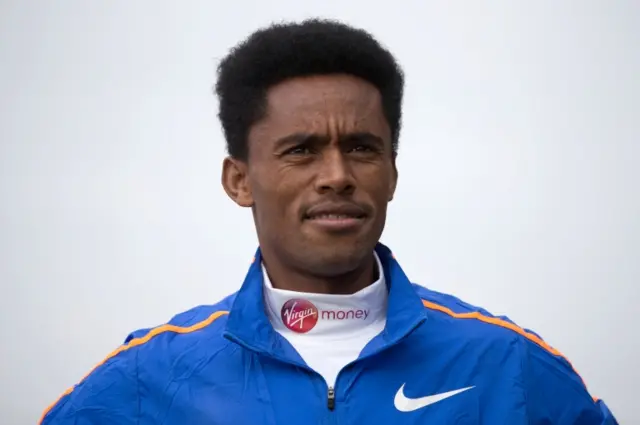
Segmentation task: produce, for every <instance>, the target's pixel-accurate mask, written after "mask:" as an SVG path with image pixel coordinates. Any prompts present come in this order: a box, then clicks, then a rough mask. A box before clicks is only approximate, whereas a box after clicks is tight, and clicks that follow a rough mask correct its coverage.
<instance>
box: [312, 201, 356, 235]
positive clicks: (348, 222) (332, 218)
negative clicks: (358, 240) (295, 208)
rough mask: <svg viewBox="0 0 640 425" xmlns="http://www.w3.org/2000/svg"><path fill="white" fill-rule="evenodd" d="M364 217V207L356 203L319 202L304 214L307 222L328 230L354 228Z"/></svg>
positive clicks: (342, 230) (335, 230) (341, 230)
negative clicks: (319, 203)
mask: <svg viewBox="0 0 640 425" xmlns="http://www.w3.org/2000/svg"><path fill="white" fill-rule="evenodd" d="M366 219H367V213H366V211H365V209H364V208H362V207H360V206H358V205H356V204H321V205H317V206H315V207H312V208H310V209H309V210H308V211H307V212H306V213H305V215H304V220H305V221H306V222H307V223H309V224H312V225H313V226H316V227H318V228H320V229H322V230H325V231H330V232H344V231H353V230H356V229H358V228H359V227H360V226H362V224H363V223H364V222H365V220H366Z"/></svg>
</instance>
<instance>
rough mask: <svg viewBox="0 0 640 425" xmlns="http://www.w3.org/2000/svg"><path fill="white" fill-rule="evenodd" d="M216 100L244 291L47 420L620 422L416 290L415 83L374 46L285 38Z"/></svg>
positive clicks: (540, 365) (515, 342)
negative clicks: (406, 157) (401, 147)
mask: <svg viewBox="0 0 640 425" xmlns="http://www.w3.org/2000/svg"><path fill="white" fill-rule="evenodd" d="M216 88H217V94H218V96H219V99H220V112H219V116H220V120H221V122H222V126H223V129H224V133H225V137H226V140H227V147H228V152H229V157H228V158H226V159H225V160H224V163H223V167H222V168H223V170H222V185H223V186H224V189H225V191H226V193H227V194H228V195H229V197H230V198H231V199H232V200H233V201H234V202H236V203H237V204H238V205H240V206H242V207H247V208H251V210H252V212H253V217H254V223H255V227H256V230H257V234H258V239H259V246H260V248H259V249H258V250H257V252H256V255H255V259H254V262H253V264H252V265H251V266H250V268H249V271H248V273H247V275H246V279H245V281H244V283H243V284H242V286H241V288H240V290H239V291H238V292H237V293H235V294H233V295H231V296H229V297H228V298H226V299H224V300H222V301H220V302H218V303H217V304H214V305H210V306H201V307H197V308H194V309H192V310H190V311H187V312H185V313H182V314H179V315H177V316H176V317H174V318H173V319H171V320H170V321H169V322H168V323H167V324H165V325H162V326H159V327H157V328H154V329H146V330H140V331H136V332H134V333H133V334H131V335H130V336H129V337H128V338H127V339H126V341H125V342H124V344H123V345H122V346H121V347H119V348H118V349H117V350H116V351H115V352H113V353H112V354H110V355H109V356H107V358H106V359H105V360H104V361H103V362H102V363H100V364H99V365H98V366H97V367H96V368H95V369H94V370H93V371H92V372H90V373H89V375H87V376H86V377H85V378H84V379H83V380H82V381H81V382H80V383H79V384H77V385H76V386H75V387H73V388H71V389H69V390H67V391H66V392H65V393H64V395H63V396H62V397H61V398H60V399H59V400H58V401H57V402H55V403H54V404H53V405H52V406H51V407H50V408H48V409H47V410H46V411H45V413H44V415H43V419H42V421H41V423H43V424H45V425H71V424H74V425H84V424H93V425H106V424H120V425H125V424H140V425H142V424H165V425H174V424H176V425H177V424H181V425H182V424H217V425H231V424H233V425H244V424H247V425H248V424H251V425H256V424H258V425H259V424H269V425H275V424H278V425H280V424H305V425H306V424H319V423H335V424H338V423H341V424H426V423H430V424H445V423H446V424H453V423H455V424H480V423H482V424H491V425H496V424H509V425H525V424H566V425H568V424H580V425H603V424H616V420H615V419H614V417H613V416H612V414H611V413H610V412H609V410H608V409H607V407H606V405H605V404H604V403H603V402H602V401H600V400H597V399H594V398H593V397H592V396H591V395H589V392H588V391H587V389H586V387H585V385H584V384H583V382H582V380H581V378H580V377H579V376H578V374H577V373H576V372H575V371H574V370H573V369H572V366H571V364H570V363H569V362H568V361H567V360H566V359H565V358H564V357H563V356H562V355H561V354H560V353H559V352H558V351H557V350H555V349H554V348H551V347H550V346H549V345H548V344H546V343H545V342H544V341H543V340H542V339H541V338H540V337H539V336H537V335H536V334H534V333H532V332H530V331H525V330H523V329H522V328H520V327H518V326H516V325H515V324H513V323H512V322H510V321H509V320H508V319H506V318H498V317H494V316H492V315H491V314H490V313H488V312H486V311H484V310H482V309H479V308H476V307H473V306H471V305H468V304H466V303H464V302H462V301H460V300H458V299H456V298H454V297H452V296H449V295H445V294H440V293H436V292H433V291H430V290H428V289H425V288H424V287H421V286H417V285H415V284H412V283H411V282H410V280H409V279H408V278H407V277H406V276H405V274H404V273H403V271H402V269H401V268H400V265H399V264H398V262H397V261H396V260H395V258H394V257H393V255H392V254H391V252H390V250H389V249H388V248H387V247H385V246H384V245H382V244H381V243H380V242H379V238H380V236H381V234H382V230H383V227H384V224H385V219H386V211H387V204H388V203H389V202H390V201H391V200H392V198H393V195H394V192H395V189H396V183H397V180H398V171H397V169H396V163H395V158H396V153H397V150H398V140H399V134H400V119H401V103H402V92H403V75H402V72H401V70H400V68H399V66H398V65H397V64H396V62H395V60H394V58H393V56H392V55H391V54H390V53H389V52H387V51H386V50H385V49H383V48H382V47H381V46H380V45H379V44H378V43H377V42H376V41H375V40H374V39H373V38H372V37H371V36H370V35H369V34H367V33H366V32H364V31H362V30H358V29H354V28H351V27H348V26H345V25H342V24H339V23H336V22H331V21H319V20H309V21H304V22H302V23H297V24H282V25H275V26H271V27H269V28H266V29H263V30H260V31H258V32H256V33H254V34H253V35H251V36H250V37H249V38H248V39H247V40H246V41H245V42H243V43H242V44H240V45H239V46H238V47H236V48H235V49H234V50H233V51H232V52H231V53H230V54H229V56H227V57H226V58H225V59H224V61H223V62H222V64H221V65H220V68H219V79H218V82H217V86H216Z"/></svg>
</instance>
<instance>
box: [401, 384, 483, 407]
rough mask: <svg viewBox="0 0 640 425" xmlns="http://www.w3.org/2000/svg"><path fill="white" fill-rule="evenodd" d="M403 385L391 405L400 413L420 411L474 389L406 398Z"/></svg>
mask: <svg viewBox="0 0 640 425" xmlns="http://www.w3.org/2000/svg"><path fill="white" fill-rule="evenodd" d="M404 385H405V384H402V386H401V387H400V389H399V390H398V392H397V393H396V397H395V399H394V400H393V404H394V405H395V406H396V409H398V410H399V411H401V412H413V411H414V410H418V409H422V408H423V407H427V406H429V405H431V404H434V403H437V402H439V401H442V400H444V399H447V398H449V397H453V396H454V395H456V394H460V393H461V392H464V391H467V390H470V389H472V388H474V387H467V388H461V389H459V390H453V391H448V392H446V393H440V394H435V395H429V396H426V397H420V398H407V396H405V395H404Z"/></svg>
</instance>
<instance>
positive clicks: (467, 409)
mask: <svg viewBox="0 0 640 425" xmlns="http://www.w3.org/2000/svg"><path fill="white" fill-rule="evenodd" d="M376 251H377V252H378V255H379V256H380V259H381V262H382V264H383V269H384V272H385V276H386V277H387V282H388V286H389V304H388V318H387V325H386V328H385V330H384V331H383V332H382V333H381V334H380V335H378V336H377V337H376V338H374V339H373V340H372V341H371V342H370V343H369V344H368V345H367V346H366V347H365V348H364V350H363V351H362V353H361V355H360V357H359V358H358V359H357V360H356V361H354V362H353V363H351V364H349V365H348V366H346V367H345V368H344V369H343V370H342V371H341V372H340V374H339V376H338V379H337V381H336V385H335V388H328V387H327V384H326V383H325V381H324V379H323V378H322V377H321V376H320V375H319V374H317V373H316V372H314V371H313V370H311V369H310V368H309V367H307V366H306V365H305V363H304V361H303V360H302V359H301V358H300V356H299V355H298V354H297V353H296V351H295V350H294V349H293V348H292V347H291V345H289V343H288V342H287V341H286V340H285V339H284V338H283V337H281V336H280V335H279V334H278V333H277V332H275V331H274V330H273V328H272V326H271V324H270V323H269V320H268V319H267V316H266V314H265V311H264V305H263V299H262V284H263V281H262V271H261V267H260V251H259V250H258V252H257V254H256V258H255V260H254V263H253V264H252V265H251V267H250V269H249V271H248V273H247V276H246V279H245V281H244V283H243V285H242V287H241V289H240V290H239V291H238V292H237V293H235V294H233V295H231V296H229V297H227V298H226V299H224V300H222V301H220V302H219V303H218V304H215V305H212V306H201V307H197V308H194V309H192V310H189V311H187V312H185V313H181V314H179V315H177V316H175V317H174V318H173V319H172V320H171V321H170V322H169V323H168V324H165V325H162V326H159V327H157V328H153V329H145V330H139V331H136V332H134V333H132V334H131V335H130V336H129V337H128V338H126V340H125V342H124V344H123V345H122V346H120V347H119V348H118V349H117V350H115V351H114V352H113V353H112V354H110V355H109V356H108V357H107V358H106V359H105V360H104V361H103V362H102V363H100V364H99V365H98V366H97V367H96V368H95V369H93V371H91V372H90V373H89V374H88V375H87V376H86V377H85V378H84V379H83V380H82V381H81V382H80V383H79V384H77V385H75V386H74V387H73V388H70V389H69V390H67V391H66V392H65V393H64V394H63V396H62V397H61V398H60V399H59V400H58V401H57V402H55V403H54V404H53V405H52V406H51V407H50V408H48V409H47V410H46V411H45V413H44V415H43V418H42V421H41V423H42V424H44V425H89V424H91V425H107V424H114V425H116V424H117V425H129V424H131V425H133V424H136V425H150V424H163V425H186V424H189V425H206V424H212V425H214V424H215V425H285V424H286V425H298V424H300V425H308V424H314V425H315V424H369V425H375V424H381V425H382V424H384V425H388V424H458V425H464V424H473V425H476V424H488V425H499V424H500V425H501V424H507V425H525V424H526V425H532V424H540V425H542V424H562V425H570V424H571V425H574V424H579V425H604V424H617V422H616V420H615V419H614V417H613V415H612V414H611V412H610V411H609V410H608V409H607V406H606V405H605V404H604V402H602V401H601V400H596V399H594V398H593V397H592V396H591V395H590V394H589V392H588V391H587V389H586V388H585V385H584V384H583V382H582V379H581V378H580V376H578V374H577V373H576V372H575V371H574V370H573V368H572V366H571V364H570V363H569V362H568V361H567V360H566V359H565V358H564V357H563V356H562V355H561V354H560V353H559V352H558V351H557V350H555V349H554V348H552V347H550V346H549V345H548V344H547V343H545V342H544V341H543V340H542V339H541V338H540V337H539V336H537V335H536V334H534V333H533V332H531V331H527V330H524V329H522V328H520V327H518V326H517V325H515V324H514V323H512V322H511V321H510V320H509V319H507V318H505V317H495V316H492V315H491V314H490V313H488V312H487V311H485V310H482V309H479V308H476V307H473V306H471V305H469V304H466V303H464V302H462V301H460V300H458V299H457V298H454V297H452V296H449V295H445V294H441V293H437V292H433V291H430V290H427V289H425V288H423V287H420V286H417V285H414V284H412V283H411V282H410V281H409V280H408V279H407V277H406V276H405V274H404V272H403V271H402V269H401V268H400V266H399V264H398V263H397V262H396V261H395V259H394V258H393V256H392V254H391V252H390V251H389V250H388V249H387V248H386V247H385V246H383V245H381V244H380V245H378V247H377V248H376Z"/></svg>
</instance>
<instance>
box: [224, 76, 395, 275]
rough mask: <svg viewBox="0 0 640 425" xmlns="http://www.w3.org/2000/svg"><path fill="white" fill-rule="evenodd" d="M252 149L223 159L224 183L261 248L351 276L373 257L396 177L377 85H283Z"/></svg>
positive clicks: (273, 93) (320, 80)
mask: <svg viewBox="0 0 640 425" xmlns="http://www.w3.org/2000/svg"><path fill="white" fill-rule="evenodd" d="M248 147H249V157H248V160H247V162H246V163H242V162H239V161H237V160H231V159H227V160H226V161H225V167H224V172H223V184H224V185H225V189H227V193H229V195H230V196H231V197H232V198H233V199H234V200H235V201H236V202H237V203H238V204H240V205H242V206H246V207H249V206H250V207H252V208H253V214H254V219H255V224H256V229H257V232H258V239H259V241H260V246H261V248H262V250H263V251H266V250H270V251H271V253H272V255H275V256H277V257H278V258H279V261H283V262H286V263H287V264H289V265H290V266H293V267H297V268H298V269H299V270H301V271H305V272H310V273H314V274H316V275H318V276H332V275H339V274H344V273H348V272H350V271H353V270H354V269H355V268H357V267H358V266H359V265H360V264H361V263H362V261H363V260H364V259H365V257H366V256H369V255H371V253H372V251H373V248H374V247H375V244H376V243H377V241H378V239H379V238H380V235H381V234H382V230H383V228H384V224H385V219H386V211H387V203H388V202H389V201H390V200H391V199H392V197H393V193H394V191H395V187H396V181H397V172H396V168H395V160H394V155H393V152H392V146H391V131H390V128H389V125H388V123H387V120H386V119H385V117H384V114H383V111H382V103H381V98H380V93H379V92H378V90H377V89H376V88H375V87H374V86H373V85H371V84H369V83H367V82H366V81H364V80H361V79H358V78H355V77H351V76H346V75H331V76H314V77H305V78H296V79H291V80H287V81H285V82H283V83H280V84H278V85H276V86H274V87H272V88H271V89H270V90H269V91H268V93H267V111H266V115H265V117H264V118H263V119H262V120H261V121H259V122H257V123H256V124H255V125H254V126H253V127H252V128H251V130H250V133H249V139H248ZM265 257H266V254H265Z"/></svg>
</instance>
